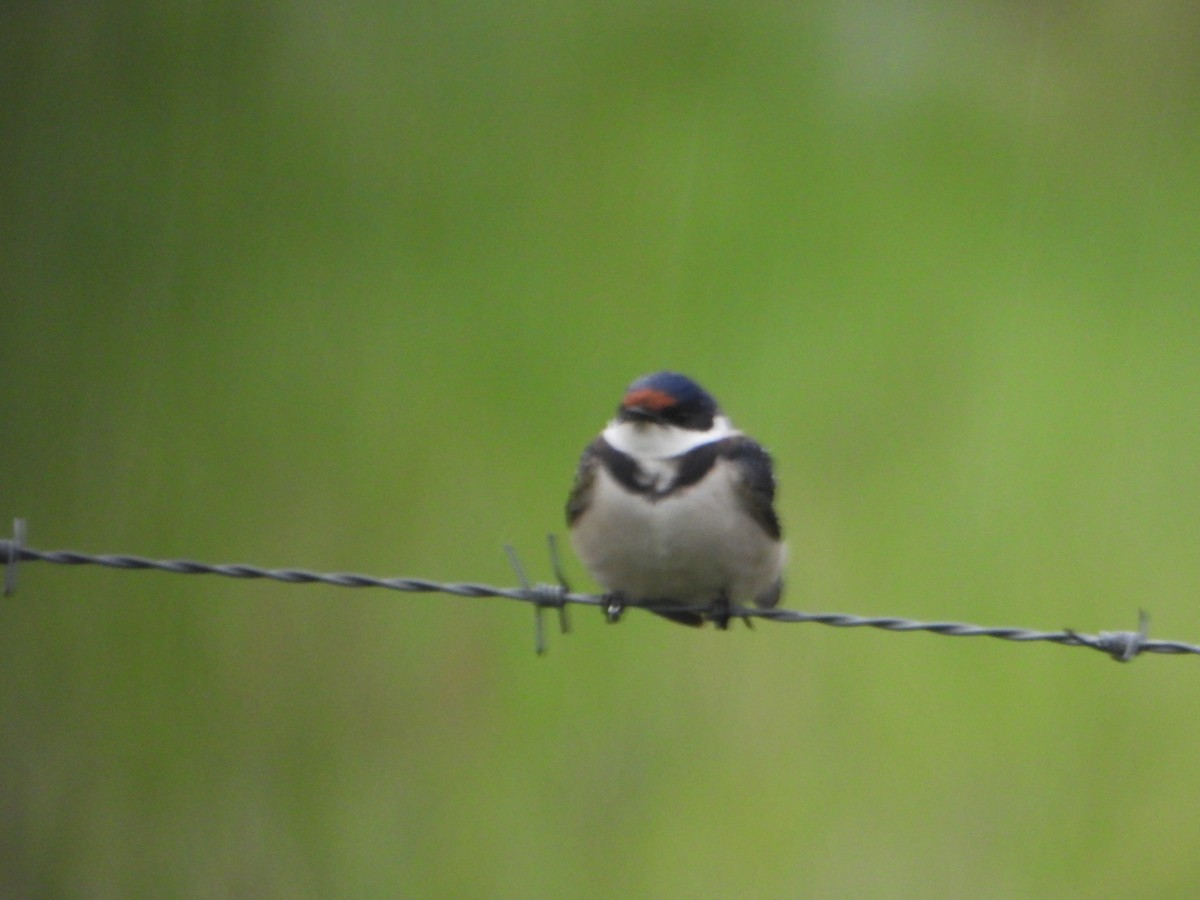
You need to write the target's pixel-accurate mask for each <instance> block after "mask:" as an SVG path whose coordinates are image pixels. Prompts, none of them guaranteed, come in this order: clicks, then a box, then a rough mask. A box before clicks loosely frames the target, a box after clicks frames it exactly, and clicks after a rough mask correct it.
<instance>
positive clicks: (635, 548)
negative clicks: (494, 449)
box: [566, 371, 787, 628]
mask: <svg viewBox="0 0 1200 900" xmlns="http://www.w3.org/2000/svg"><path fill="white" fill-rule="evenodd" d="M774 502H775V476H774V467H773V464H772V460H771V456H770V454H769V453H768V452H767V451H766V450H765V449H763V447H762V446H761V445H760V444H759V443H758V442H757V441H755V440H754V439H753V438H751V437H749V436H747V435H745V434H743V433H742V432H740V431H738V430H737V429H735V428H734V427H733V424H732V423H731V422H730V420H729V418H728V417H727V416H726V415H724V413H722V411H721V409H720V407H719V406H718V405H717V402H716V400H714V399H713V397H712V395H711V394H709V393H708V391H706V390H705V389H704V388H702V387H701V386H700V385H699V384H697V383H696V382H695V381H693V380H692V379H691V378H689V377H688V376H686V375H682V374H680V373H678V372H670V371H663V372H656V373H654V374H652V375H646V376H643V377H641V378H638V379H637V380H636V381H634V382H633V383H632V384H630V385H629V387H628V388H627V389H626V391H625V394H624V396H623V397H622V399H621V402H620V405H619V406H618V407H617V411H616V416H615V417H614V418H613V419H612V420H611V421H609V422H608V424H607V425H606V426H605V428H604V429H603V430H602V431H601V432H600V434H599V436H598V437H596V438H595V439H594V440H592V441H591V443H589V444H588V445H587V447H586V448H585V449H584V451H583V454H582V456H581V457H580V460H579V467H578V469H577V471H576V474H575V482H574V485H573V487H572V489H571V492H570V496H569V498H568V500H567V507H566V514H567V526H568V528H569V529H570V536H571V544H572V546H573V548H574V550H575V553H576V554H577V555H578V556H579V558H580V559H581V560H582V561H583V563H584V566H585V567H586V568H587V570H588V572H589V573H590V574H591V576H592V577H593V578H594V579H595V580H596V581H597V582H598V583H599V584H601V585H602V586H603V587H604V589H605V590H606V591H607V592H608V593H607V595H606V597H607V604H606V610H607V612H608V616H609V619H610V621H615V620H616V619H617V618H619V617H620V614H621V611H622V610H623V609H624V607H625V605H626V604H631V605H644V606H648V607H652V611H653V612H655V613H657V614H658V615H660V616H663V617H665V618H667V619H670V620H671V621H674V622H679V623H681V624H685V625H702V624H703V623H704V621H705V619H706V618H710V619H712V620H713V621H714V622H715V623H716V624H717V627H718V628H726V627H728V623H729V619H730V609H731V608H732V607H734V606H745V605H747V604H750V603H754V604H755V605H757V606H760V607H766V608H770V607H774V606H776V605H777V604H778V603H779V599H780V597H781V596H782V594H783V569H784V565H785V563H786V560H787V549H786V546H785V545H784V543H783V534H782V528H781V526H780V522H779V517H778V515H777V514H776V512H775V505H774ZM671 607H680V609H678V610H676V609H671Z"/></svg>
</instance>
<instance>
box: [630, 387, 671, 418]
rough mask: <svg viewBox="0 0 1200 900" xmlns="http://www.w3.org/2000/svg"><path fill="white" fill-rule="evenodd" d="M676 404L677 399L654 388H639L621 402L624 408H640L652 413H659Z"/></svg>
mask: <svg viewBox="0 0 1200 900" xmlns="http://www.w3.org/2000/svg"><path fill="white" fill-rule="evenodd" d="M675 403H676V400H675V398H674V397H672V396H671V395H670V394H668V393H667V392H666V391H659V390H655V389H654V388H639V389H638V390H636V391H630V392H629V393H628V394H626V395H625V399H624V400H622V401H621V405H622V406H627V407H628V406H640V407H641V408H642V409H648V410H651V411H652V412H659V411H661V410H664V409H666V408H667V407H670V406H674V405H675Z"/></svg>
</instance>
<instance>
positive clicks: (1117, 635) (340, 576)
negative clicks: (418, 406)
mask: <svg viewBox="0 0 1200 900" xmlns="http://www.w3.org/2000/svg"><path fill="white" fill-rule="evenodd" d="M24 536H25V523H24V520H22V519H17V520H16V521H15V522H14V527H13V538H12V539H11V540H8V539H0V560H6V561H7V563H6V564H7V571H6V577H5V592H6V593H12V590H11V589H12V588H15V585H16V567H17V564H18V563H19V562H48V563H56V564H58V565H67V566H81V565H98V566H107V567H109V568H114V569H141V570H154V571H159V572H174V573H176V574H181V575H223V576H225V577H227V578H265V579H269V580H272V581H282V582H286V583H288V584H313V583H316V584H327V585H332V586H335V587H351V588H386V589H388V590H393V591H406V592H410V593H438V594H452V595H455V596H459V597H500V598H504V599H506V600H520V601H523V602H525V603H532V604H534V607H535V615H536V618H535V628H536V631H535V640H536V647H537V650H538V652H539V653H544V652H545V649H546V648H545V634H544V632H543V628H542V623H541V611H542V610H543V609H545V608H547V607H552V608H555V609H557V610H558V611H559V615H560V619H559V624H560V627H561V630H562V631H563V633H566V632H567V630H568V628H567V621H566V616H565V613H566V607H567V606H568V605H570V604H577V605H581V606H595V607H598V608H600V609H601V610H608V609H609V608H610V607H611V605H612V598H610V597H608V596H606V595H601V594H577V593H574V592H572V591H571V590H570V588H569V587H568V585H567V584H566V581H565V579H563V577H562V572H561V569H560V567H559V566H558V562H557V550H556V548H555V545H554V543H553V540H551V548H552V551H551V558H552V561H553V563H554V567H555V574H556V577H558V579H559V584H557V585H530V583H529V581H528V579H527V578H526V577H525V573H524V570H523V568H522V567H521V564H520V561H519V560H518V559H517V558H516V554H515V553H514V552H513V551H512V549H511V548H506V549H507V550H508V552H509V557H510V561H511V562H512V564H513V568H514V570H515V571H516V573H517V580H518V581H520V582H521V585H522V586H521V587H518V588H500V587H492V586H491V585H486V584H475V583H472V582H438V581H430V580H427V579H423V578H377V577H375V576H372V575H360V574H356V573H351V572H311V571H308V570H305V569H264V568H260V567H259V566H251V565H245V564H234V565H229V564H211V563H202V562H197V561H195V560H189V559H147V558H145V557H141V556H127V555H111V554H102V555H93V554H87V553H79V552H77V551H74V550H34V549H33V548H31V547H27V546H25V540H24ZM622 603H623V605H624V606H625V607H626V608H638V609H646V610H651V611H655V610H660V609H665V610H668V611H672V612H696V613H700V614H702V615H705V616H711V615H713V614H714V610H713V609H710V608H704V607H678V606H671V607H666V606H661V605H656V604H652V603H634V602H630V601H626V600H624V599H622ZM719 613H720V615H721V616H726V615H727V616H729V617H732V618H740V619H743V620H746V621H749V620H750V619H765V620H767V621H770V622H782V623H815V624H818V625H829V626H832V627H834V628H878V629H881V630H883V631H896V632H914V631H923V632H928V633H930V634H940V635H944V636H946V637H990V638H997V639H999V640H1004V641H1015V642H1017V643H1032V642H1035V641H1045V642H1047V643H1052V644H1059V645H1061V646H1064V647H1090V648H1091V649H1093V650H1099V651H1100V652H1102V653H1105V654H1107V655H1108V656H1111V657H1112V658H1113V659H1115V660H1117V661H1118V662H1128V661H1129V660H1131V659H1133V658H1134V657H1136V656H1138V655H1140V654H1142V653H1166V654H1173V655H1178V654H1196V655H1200V646H1196V645H1195V644H1186V643H1183V642H1182V641H1162V640H1151V639H1150V638H1149V637H1148V628H1149V617H1148V616H1147V614H1146V612H1145V611H1144V610H1143V611H1141V613H1140V616H1139V627H1138V630H1137V631H1102V632H1100V633H1099V634H1096V635H1090V634H1082V633H1080V632H1077V631H1074V630H1072V629H1069V628H1066V629H1063V630H1062V631H1034V630H1031V629H1028V628H1012V627H999V628H997V627H987V626H982V625H969V624H966V623H962V622H922V621H918V620H915V619H905V618H900V617H897V616H856V615H850V614H848V613H831V612H825V613H809V612H801V611H800V610H794V609H752V608H746V607H734V608H732V609H722V610H720V611H719Z"/></svg>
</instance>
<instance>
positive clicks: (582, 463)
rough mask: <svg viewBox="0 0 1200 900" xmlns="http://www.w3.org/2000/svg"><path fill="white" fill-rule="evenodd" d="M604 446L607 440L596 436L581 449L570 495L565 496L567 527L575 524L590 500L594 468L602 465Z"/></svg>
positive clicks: (606, 445) (594, 473) (594, 481)
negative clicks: (581, 453) (581, 452)
mask: <svg viewBox="0 0 1200 900" xmlns="http://www.w3.org/2000/svg"><path fill="white" fill-rule="evenodd" d="M605 447H608V442H607V441H605V440H604V438H602V437H598V438H596V439H595V440H594V441H592V442H591V443H590V444H588V445H587V446H586V447H585V448H584V449H583V455H582V456H580V457H579V468H577V469H576V470H575V484H574V486H573V487H572V488H571V496H569V497H568V498H567V526H568V527H570V526H572V525H574V524H575V522H576V520H577V519H578V518H579V517H580V516H581V515H583V512H584V510H586V509H587V508H588V505H589V504H590V503H591V502H592V486H593V485H594V484H595V483H596V469H597V468H598V467H599V466H600V465H602V462H601V456H602V451H603V448H605Z"/></svg>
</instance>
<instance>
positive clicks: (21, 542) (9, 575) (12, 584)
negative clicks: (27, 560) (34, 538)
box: [4, 518, 25, 597]
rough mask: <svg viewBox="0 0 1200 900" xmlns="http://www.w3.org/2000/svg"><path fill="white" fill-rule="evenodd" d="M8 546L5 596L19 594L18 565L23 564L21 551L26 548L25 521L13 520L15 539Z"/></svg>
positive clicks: (8, 542)
mask: <svg viewBox="0 0 1200 900" xmlns="http://www.w3.org/2000/svg"><path fill="white" fill-rule="evenodd" d="M5 543H7V544H8V554H7V556H8V559H7V560H6V562H5V565H4V596H5V597H11V596H12V595H13V594H15V593H16V592H17V565H18V564H19V563H20V562H21V550H22V549H23V548H24V546H25V520H24V519H21V518H17V519H13V537H12V540H11V541H6V542H5Z"/></svg>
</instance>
